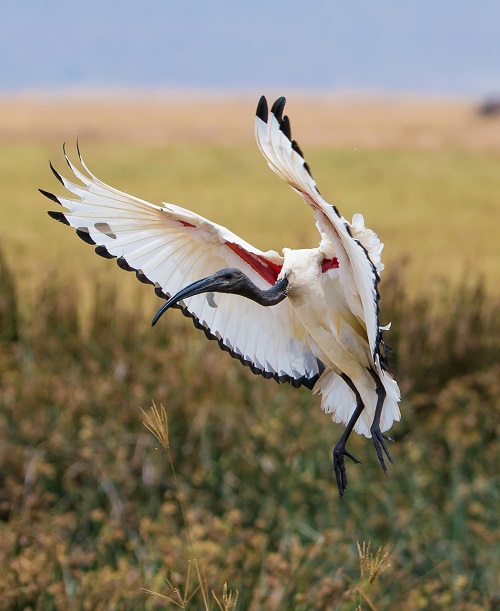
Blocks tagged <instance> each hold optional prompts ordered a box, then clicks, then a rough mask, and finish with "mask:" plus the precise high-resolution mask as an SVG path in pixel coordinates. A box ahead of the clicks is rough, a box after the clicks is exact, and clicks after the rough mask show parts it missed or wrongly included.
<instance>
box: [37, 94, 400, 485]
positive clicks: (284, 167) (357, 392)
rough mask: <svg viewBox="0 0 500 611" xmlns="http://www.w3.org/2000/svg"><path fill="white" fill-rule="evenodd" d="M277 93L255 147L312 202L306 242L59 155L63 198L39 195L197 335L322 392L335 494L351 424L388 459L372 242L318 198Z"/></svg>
mask: <svg viewBox="0 0 500 611" xmlns="http://www.w3.org/2000/svg"><path fill="white" fill-rule="evenodd" d="M284 106H285V98H279V99H278V100H276V102H275V103H274V104H273V106H272V108H271V111H270V112H269V109H268V105H267V101H266V99H265V97H262V98H261V99H260V101H259V104H258V107H257V113H256V118H255V136H256V140H257V144H258V147H259V149H260V151H261V152H262V154H263V156H264V157H265V159H266V161H267V163H268V165H269V167H270V168H271V169H272V170H273V171H274V172H275V173H276V174H277V175H278V176H279V177H280V178H281V179H282V180H284V181H286V182H287V183H288V184H289V185H290V186H291V187H292V189H293V190H294V191H296V192H297V193H298V194H299V195H300V196H301V197H302V198H303V199H304V201H305V202H306V203H307V204H308V205H309V206H310V207H311V208H312V209H313V210H314V217H315V219H316V225H317V228H318V230H319V233H320V236H321V241H320V244H319V246H318V247H317V248H312V249H304V250H291V249H287V248H285V249H283V255H279V254H278V253H276V252H274V251H267V252H262V251H260V250H259V249H257V248H255V247H254V246H252V245H250V244H248V243H247V242H245V241H244V240H242V239H241V238H239V237H238V236H237V235H235V234H234V233H232V232H231V231H229V230H228V229H226V228H225V227H222V226H221V225H217V224H216V223H212V222H211V221H209V220H207V219H205V218H203V217H202V216H200V215H198V214H196V213H194V212H191V211H189V210H186V209H184V208H181V207H179V206H175V205H173V204H166V203H164V204H163V205H162V206H156V205H153V204H150V203H149V202H146V201H144V200H141V199H138V198H136V197H133V196H131V195H128V194H126V193H123V192H122V191H118V190H117V189H115V188H113V187H110V186H109V185H107V184H105V183H103V182H102V181H100V180H99V179H98V178H96V177H95V176H94V175H93V174H92V173H91V172H90V170H89V169H88V168H87V166H86V165H85V163H84V162H83V159H82V158H81V155H80V152H79V151H78V155H79V158H80V163H81V170H80V169H78V168H77V167H76V166H74V165H73V164H72V162H71V161H70V160H69V158H68V156H67V155H66V152H64V154H65V157H66V161H67V162H68V165H69V167H70V169H71V171H72V173H73V175H74V177H75V178H76V179H77V181H78V183H76V182H72V181H70V180H67V179H66V178H64V177H62V176H61V175H60V174H59V173H58V172H57V171H56V170H55V169H54V168H53V167H52V165H51V168H52V171H53V172H54V174H55V176H56V177H57V179H58V180H59V181H60V182H61V183H62V184H63V185H64V187H65V188H66V189H67V190H68V191H69V192H70V193H71V194H72V197H67V196H59V195H57V196H56V195H53V194H52V193H49V192H47V191H43V190H41V192H42V193H43V194H44V195H45V196H47V197H48V198H49V199H51V200H53V201H56V202H57V203H59V204H61V205H62V206H64V208H66V209H67V211H64V212H59V211H58V212H49V214H50V215H51V216H52V217H53V218H55V219H56V220H58V221H60V222H62V223H65V224H67V225H71V226H72V227H74V228H75V229H76V232H77V234H78V235H79V236H80V237H81V238H82V239H83V240H85V241H86V242H88V243H91V244H95V245H96V249H95V250H96V252H97V253H98V254H100V255H102V256H105V257H108V258H113V257H116V258H117V262H118V265H119V266H120V267H122V268H123V269H126V270H129V271H135V273H136V275H137V277H138V278H139V280H141V281H142V282H146V283H150V284H152V285H154V287H155V291H156V293H157V295H159V296H160V297H162V298H164V299H166V302H165V303H164V304H163V306H162V307H161V308H160V310H159V311H158V313H157V314H156V316H155V318H154V320H153V324H155V323H156V322H157V321H158V319H159V318H160V316H161V315H162V314H163V313H164V312H165V311H166V310H167V309H168V308H170V307H177V308H180V309H181V310H182V312H183V313H184V314H185V315H186V316H190V317H191V318H192V319H193V321H194V323H195V325H196V327H198V328H200V329H202V330H203V331H204V332H205V334H206V335H207V337H208V338H210V339H215V340H217V342H218V344H219V346H220V347H221V348H222V349H223V350H225V351H227V352H229V353H230V354H231V356H233V357H235V358H237V359H239V360H240V361H241V362H242V363H243V364H244V365H247V366H249V367H250V368H251V370H252V371H253V372H254V373H256V374H260V375H263V376H264V377H266V378H274V379H275V380H276V381H278V382H289V383H291V384H292V385H293V386H301V385H304V386H306V387H307V388H309V389H312V390H313V392H315V393H321V395H322V402H321V405H322V408H323V409H324V410H325V411H326V412H328V413H331V414H332V418H333V420H334V421H335V422H342V423H344V424H345V425H346V428H345V430H344V432H343V434H342V436H341V437H340V439H339V442H338V443H337V445H336V446H335V448H334V450H333V465H334V471H335V476H336V481H337V485H338V490H339V494H340V496H342V495H343V494H344V491H345V488H346V486H347V475H346V468H345V460H344V457H345V456H347V457H348V458H350V459H351V460H353V461H354V462H359V461H358V460H357V459H356V458H355V457H354V456H352V454H350V453H349V452H348V451H347V450H346V442H347V440H348V437H349V435H350V433H351V432H352V430H354V431H356V432H357V433H359V434H363V435H365V436H366V437H371V438H372V440H373V444H374V446H375V449H376V452H377V456H378V459H379V461H380V463H381V465H382V468H383V469H384V471H386V465H385V460H384V455H385V456H386V457H387V458H388V459H389V460H391V462H392V459H391V456H390V454H389V451H388V449H387V446H386V443H385V441H386V440H389V438H388V437H387V436H386V435H384V432H385V431H387V430H388V429H389V428H390V427H391V425H392V424H393V422H394V421H395V420H399V418H400V413H399V408H398V402H399V400H400V393H399V389H398V386H397V383H396V382H395V380H394V379H393V377H392V375H391V374H390V373H389V371H388V369H387V364H386V359H385V344H384V343H383V341H382V330H383V329H384V328H385V327H384V328H382V327H381V326H380V323H379V306H378V301H379V292H378V284H379V279H380V276H379V274H380V271H381V270H382V269H383V265H382V262H381V251H382V248H383V244H381V242H380V240H379V239H378V237H377V236H376V234H375V233H374V232H373V231H371V230H370V229H368V228H366V227H365V226H364V220H363V217H362V216H361V215H360V214H355V215H354V217H353V220H352V223H350V222H349V221H347V220H346V219H345V218H343V217H342V216H340V214H339V212H338V210H337V209H336V207H335V206H332V205H330V204H328V203H327V202H326V201H325V199H324V198H323V197H322V195H321V194H320V192H319V191H318V188H317V187H316V183H315V181H314V180H313V178H312V175H311V173H310V170H309V167H308V165H307V163H306V162H305V161H304V158H303V154H302V151H301V150H300V148H299V146H298V144H297V143H296V141H295V140H293V139H292V137H291V128H290V122H289V120H288V117H286V116H283V110H284Z"/></svg>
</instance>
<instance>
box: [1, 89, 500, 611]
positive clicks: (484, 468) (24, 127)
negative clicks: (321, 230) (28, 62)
mask: <svg viewBox="0 0 500 611" xmlns="http://www.w3.org/2000/svg"><path fill="white" fill-rule="evenodd" d="M307 101H308V100H307V99H305V98H300V99H298V101H297V102H296V103H294V102H293V100H292V99H290V109H289V112H290V114H291V115H292V127H293V128H294V132H295V135H296V137H297V139H298V140H299V142H300V144H301V145H303V148H304V149H305V153H306V156H307V158H308V161H309V163H310V165H311V167H312V170H313V174H314V176H315V178H316V179H317V181H318V184H319V186H320V189H321V191H322V193H323V194H324V195H325V196H326V197H327V199H329V200H330V201H331V202H335V203H336V204H337V205H338V207H339V208H340V210H341V212H342V213H343V214H345V215H346V216H351V215H352V214H353V213H354V212H358V211H359V212H362V213H363V214H364V215H365V219H366V221H367V224H368V225H369V226H370V227H373V228H374V229H375V230H376V231H377V232H378V233H379V234H380V236H381V238H382V240H383V241H384V242H385V243H386V250H385V251H384V254H385V257H384V260H385V263H386V266H387V270H386V272H384V277H383V281H382V308H383V319H384V322H386V321H388V320H392V321H393V329H392V330H391V332H390V334H389V335H388V340H389V343H390V344H391V345H392V346H393V348H395V363H394V364H395V367H396V370H397V372H398V379H399V380H400V384H401V388H402V390H403V394H404V398H403V402H402V412H403V420H402V422H401V423H400V424H398V425H397V426H395V427H394V428H393V431H392V433H393V434H392V436H393V437H394V438H395V440H396V443H395V444H394V446H392V451H393V455H394V457H395V459H396V463H395V465H394V466H391V468H390V471H389V474H388V476H387V477H385V476H384V475H383V473H382V472H381V470H380V467H379V465H378V464H377V460H376V456H375V454H374V451H373V447H371V443H370V442H369V441H367V440H365V439H362V438H359V437H356V439H354V440H353V442H352V452H353V454H355V455H356V456H357V455H359V457H360V458H361V459H362V461H363V464H362V465H349V475H350V481H349V488H348V490H347V494H346V496H345V497H344V500H343V501H339V499H338V495H337V492H336V486H335V482H334V477H333V474H332V469H331V464H330V454H331V449H332V447H333V445H334V443H335V441H336V439H337V438H338V436H339V434H340V430H341V429H340V427H338V426H337V425H333V424H331V423H330V422H329V418H328V416H326V415H324V414H323V413H322V412H321V410H320V408H319V400H318V398H317V397H313V396H311V394H310V393H308V392H307V391H305V390H295V389H292V388H291V387H289V386H287V385H283V386H278V385H276V384H275V383H273V382H269V381H266V380H263V379H261V378H256V377H254V376H253V375H252V374H251V373H249V372H248V371H247V370H246V369H245V368H243V367H241V365H240V364H239V363H237V362H235V361H232V360H231V359H229V358H228V357H227V355H225V354H222V353H221V352H220V351H219V350H218V348H217V346H216V345H214V344H213V343H207V341H206V340H205V339H204V338H203V336H202V335H201V334H199V333H198V332H196V331H195V330H194V329H192V326H191V325H190V323H189V322H187V321H185V320H180V319H181V317H180V316H179V315H178V314H177V313H176V312H174V313H172V314H171V316H168V317H166V318H165V319H162V324H161V325H158V326H157V327H155V329H154V332H153V331H152V330H151V328H150V326H149V323H150V319H151V316H152V314H153V313H154V311H155V309H156V308H157V306H158V304H159V301H158V299H157V298H156V297H155V296H154V294H152V292H151V290H150V289H149V288H148V287H144V286H141V285H139V284H138V283H137V281H136V280H135V278H134V277H133V275H132V274H125V273H124V272H122V271H120V270H118V268H117V267H116V265H115V264H114V263H113V262H110V261H104V260H103V259H101V258H99V257H96V256H95V254H94V253H93V251H92V248H90V247H89V246H87V245H85V244H84V243H83V242H81V241H79V240H78V239H77V238H76V237H75V236H74V234H73V232H71V231H70V230H69V229H68V228H67V227H63V226H62V225H60V224H58V223H55V222H53V221H52V220H51V219H49V218H48V217H47V215H46V214H45V210H46V209H47V208H48V207H50V202H48V201H46V200H44V199H43V198H42V196H41V195H39V194H38V193H37V191H36V189H37V188H38V187H42V188H44V189H47V190H55V191H56V192H60V189H59V187H60V185H59V183H57V182H56V181H55V179H54V178H53V177H52V176H51V173H50V170H49V169H48V164H47V159H48V158H49V157H50V158H51V159H52V160H53V162H54V163H55V165H56V167H59V168H60V169H61V170H63V168H64V160H63V159H62V155H61V153H60V149H59V146H60V143H61V141H63V140H67V141H68V143H70V142H71V141H72V139H74V138H75V136H76V135H77V134H78V135H79V136H80V144H81V148H82V150H83V153H84V156H85V158H86V160H87V163H88V164H89V165H90V167H91V169H92V170H93V171H94V172H95V173H96V174H97V175H98V176H99V177H101V178H102V179H103V180H105V181H107V182H109V183H110V184H112V185H114V186H117V187H118V188H121V189H122V190H125V191H128V192H131V193H134V194H136V195H138V196H140V197H142V198H144V199H148V200H150V201H153V202H155V203H157V202H160V201H162V200H167V201H172V202H175V203H177V204H179V205H183V206H185V207H188V208H191V209H193V210H196V211H197V212H199V213H201V214H203V215H205V216H208V217H209V218H211V219H213V220H216V221H217V222H219V223H222V224H225V225H227V226H229V227H230V228H231V229H232V230H233V231H235V232H236V233H238V234H239V235H241V236H242V237H245V239H247V240H248V241H250V242H253V243H255V244H256V245H257V246H259V247H261V248H264V249H267V248H274V249H277V250H280V249H281V247H282V246H285V245H286V246H289V247H300V246H308V245H314V244H316V243H317V232H316V230H315V227H314V224H313V223H312V219H311V215H310V213H309V210H308V209H307V207H306V206H304V205H303V204H302V203H301V202H300V200H299V199H298V198H297V197H296V196H295V195H294V194H293V193H291V192H290V191H289V190H287V188H286V187H285V186H283V185H281V184H280V182H279V181H278V179H277V178H276V177H275V176H274V175H273V174H272V172H271V171H270V170H268V169H267V168H266V166H265V163H264V162H263V160H262V159H261V158H260V155H259V153H258V151H257V150H256V147H255V146H254V145H253V142H252V114H253V106H254V102H253V100H251V101H249V100H248V99H245V98H232V99H230V100H229V101H224V100H220V99H218V98H210V99H208V100H207V101H206V103H205V104H204V105H200V104H199V103H198V102H196V100H193V99H191V100H188V101H185V102H183V101H182V100H180V99H174V100H171V101H168V102H167V101H165V100H163V101H162V100H153V101H149V102H147V101H144V100H138V99H136V100H131V101H122V102H121V103H118V102H116V101H115V100H112V99H110V100H104V101H102V100H101V101H99V102H96V101H93V100H91V99H89V100H87V101H85V102H82V103H79V104H76V103H75V102H74V101H72V100H71V99H67V100H60V101H54V100H49V99H45V100H43V99H42V100H40V99H38V100H29V99H21V100H10V99H4V100H0V110H1V112H0V134H1V135H2V141H1V144H0V219H1V224H0V236H1V244H2V252H3V257H2V262H1V263H0V561H1V565H2V576H1V577H0V607H1V608H5V609H24V608H33V609H64V608H80V609H109V608H116V609H142V608H156V607H158V606H160V605H163V604H165V605H167V608H174V603H169V602H168V600H167V598H160V597H159V596H154V595H151V594H148V593H147V592H146V591H145V590H153V591H155V592H157V593H159V594H161V595H162V596H163V597H168V598H172V599H174V600H176V601H177V606H179V607H183V606H187V607H188V609H206V608H210V609H218V608H223V609H231V608H233V607H234V608H236V609H245V610H246V609H250V610H258V609H266V610H267V609H269V610H274V609H276V610H277V609H280V610H281V609H291V610H306V609H307V610H309V609H342V610H343V609H345V610H348V609H356V608H361V609H379V610H381V609H390V608H404V609H410V610H411V609H450V608H453V609H464V610H472V609H495V608H496V606H497V605H498V601H499V591H498V589H497V575H498V570H499V568H500V567H499V562H498V560H499V558H498V554H497V553H496V550H497V549H498V546H497V544H498V541H496V540H495V532H496V531H497V527H498V522H497V517H496V512H495V505H496V504H498V492H497V490H498V466H497V465H498V451H497V449H496V433H497V421H498V414H499V407H500V404H499V397H500V382H499V380H500V375H499V374H500V369H499V362H500V361H499V359H500V340H499V338H500V306H499V299H498V281H499V280H500V265H499V264H500V251H499V249H498V245H497V240H496V234H495V227H498V225H499V221H500V122H499V121H498V120H492V121H484V120H483V121H481V120H480V119H478V118H477V117H475V116H474V113H473V111H472V109H471V108H470V107H469V106H467V105H466V104H463V103H459V102H453V103H452V102H434V103H431V102H425V103H424V102H420V103H419V102H417V101H399V102H397V101H387V100H385V101H384V100H376V101H371V102H370V101H369V100H364V101H358V102H356V103H354V102H352V103H351V102H349V103H348V101H347V100H333V101H332V100H328V99H327V98H319V99H316V100H314V101H311V100H309V102H310V103H311V104H312V105H313V110H314V112H311V114H310V115H308V114H307V113H306V108H307ZM295 114H297V121H294V120H293V119H294V117H295ZM227 116H228V117H229V118H228V119H226V117H227ZM302 134H303V135H302ZM68 150H69V151H70V152H71V150H72V147H71V146H69V144H68ZM47 204H49V206H47ZM136 285H137V286H136ZM82 302H83V303H84V308H83V309H84V312H82ZM153 401H155V402H156V404H157V405H158V406H159V405H160V404H163V405H164V406H165V408H166V410H167V413H168V418H169V438H168V439H169V443H168V446H167V449H165V448H163V447H162V445H161V443H160V442H159V441H157V440H156V439H155V437H154V436H153V435H152V434H151V433H150V432H148V430H147V429H146V428H145V427H144V426H143V421H144V420H145V416H144V415H143V414H142V413H141V411H140V408H143V409H145V410H146V411H147V412H148V413H149V408H150V406H151V405H152V402H153ZM170 461H172V462H170ZM171 464H173V467H174V469H175V472H174V471H173V470H172V467H171ZM186 525H188V528H186ZM357 541H358V542H359V543H360V545H361V553H359V551H358V548H357V545H356V542H357ZM363 541H366V542H368V541H370V542H371V550H370V551H369V552H367V550H366V549H365V551H364V552H363V548H362V543H363ZM495 546H497V547H495ZM379 548H382V551H381V553H380V555H379V557H378V560H377V557H376V552H377V550H378V549H379ZM385 552H388V556H387V557H386V558H383V555H384V554H385ZM360 556H361V558H360ZM388 565H390V566H388ZM370 569H371V575H370ZM186 581H188V583H187V585H186ZM225 582H227V584H228V587H229V589H230V590H232V599H231V600H230V599H229V594H228V595H227V597H226V599H225V602H224V601H223V596H224V583H225ZM200 584H201V585H200ZM175 587H178V588H179V589H180V590H181V595H180V598H177V596H178V595H177V594H176V592H175ZM185 588H187V594H186V597H185V598H184V591H185ZM212 590H213V591H214V593H212ZM236 590H238V600H237V601H236V604H235V605H234V603H235V591H236ZM191 594H192V595H193V597H192V598H191V599H190V600H189V602H187V603H186V600H187V598H189V596H190V595H191ZM215 597H217V599H218V600H219V601H220V604H218V602H217V600H216V598H215Z"/></svg>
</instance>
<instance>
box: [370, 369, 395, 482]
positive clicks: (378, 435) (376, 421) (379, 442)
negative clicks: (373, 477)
mask: <svg viewBox="0 0 500 611" xmlns="http://www.w3.org/2000/svg"><path fill="white" fill-rule="evenodd" d="M368 371H369V372H370V375H371V376H372V378H373V379H374V381H375V385H376V387H375V392H376V393H377V405H376V407H375V415H374V417H373V422H372V425H371V427H370V432H371V434H372V440H373V445H374V446H375V450H376V451H377V456H378V459H379V461H380V464H381V465H382V469H383V470H384V473H387V467H386V466H385V461H384V455H383V454H382V450H384V452H385V454H386V456H387V458H388V459H389V460H390V461H391V463H392V462H393V460H392V457H391V455H390V454H389V450H388V449H387V446H386V445H385V442H386V441H393V440H392V439H391V438H390V437H388V436H387V435H384V434H383V433H382V431H381V430H380V417H381V415H382V407H383V406H384V401H385V396H386V394H387V393H386V391H385V388H384V385H383V384H382V381H381V379H380V378H379V376H378V375H377V374H376V373H375V371H373V369H369V370H368Z"/></svg>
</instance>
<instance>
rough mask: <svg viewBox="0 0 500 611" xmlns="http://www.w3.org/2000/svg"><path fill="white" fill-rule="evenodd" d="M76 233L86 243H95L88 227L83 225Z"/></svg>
mask: <svg viewBox="0 0 500 611" xmlns="http://www.w3.org/2000/svg"><path fill="white" fill-rule="evenodd" d="M76 235H77V236H78V237H79V238H80V240H83V241H84V242H85V243H86V244H90V245H91V246H93V245H94V244H95V242H94V240H93V239H92V238H91V237H90V234H89V232H88V229H84V228H83V227H82V228H81V229H77V230H76Z"/></svg>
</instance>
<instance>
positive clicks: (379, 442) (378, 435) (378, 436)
mask: <svg viewBox="0 0 500 611" xmlns="http://www.w3.org/2000/svg"><path fill="white" fill-rule="evenodd" d="M371 434H372V440H373V445H374V446H375V450H376V452H377V456H378V459H379V461H380V465H381V466H382V469H383V470H384V473H387V467H386V465H385V461H384V455H383V454H382V450H383V451H384V452H385V455H386V456H387V458H388V459H389V461H390V462H391V463H393V462H394V461H393V460H392V457H391V455H390V453H389V450H388V449H387V446H386V445H385V441H393V440H392V439H391V438H390V437H387V435H384V434H383V433H382V432H381V430H380V429H379V428H375V427H372V429H371Z"/></svg>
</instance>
